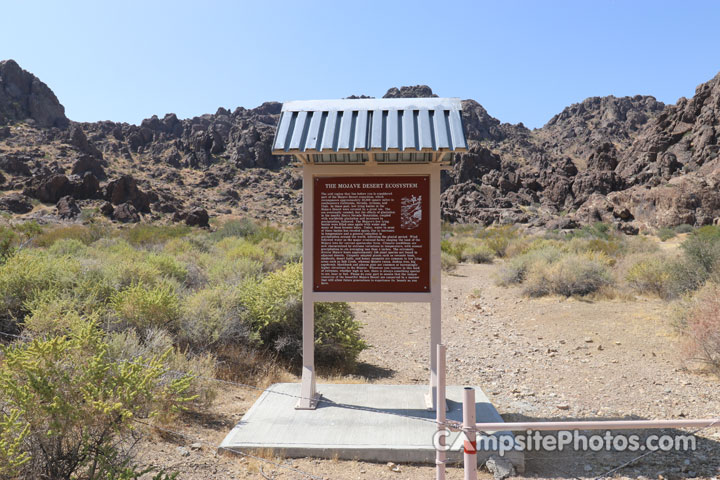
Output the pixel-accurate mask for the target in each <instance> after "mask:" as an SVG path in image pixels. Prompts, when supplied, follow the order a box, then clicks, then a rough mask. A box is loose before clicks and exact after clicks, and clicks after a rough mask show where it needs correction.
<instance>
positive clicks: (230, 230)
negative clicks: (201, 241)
mask: <svg viewBox="0 0 720 480" xmlns="http://www.w3.org/2000/svg"><path fill="white" fill-rule="evenodd" d="M258 230H259V227H258V225H257V224H256V223H255V222H254V221H252V220H251V219H249V218H241V219H239V220H228V221H226V222H225V223H223V224H222V225H220V226H219V227H218V229H217V230H215V231H214V232H213V233H212V237H213V238H214V239H215V240H222V239H223V238H227V237H252V236H254V235H255V234H256V233H257V232H258Z"/></svg>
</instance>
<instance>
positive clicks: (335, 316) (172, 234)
mask: <svg viewBox="0 0 720 480" xmlns="http://www.w3.org/2000/svg"><path fill="white" fill-rule="evenodd" d="M0 249H1V250H0V327H1V328H2V329H1V330H0V332H2V337H3V338H2V342H3V344H4V346H2V350H1V351H0V392H1V394H0V477H2V478H15V477H24V478H40V477H43V476H45V477H47V478H82V479H99V478H136V477H138V476H139V475H141V474H149V473H150V472H147V471H144V470H142V469H139V468H138V467H136V466H135V465H134V464H133V461H132V446H133V445H134V444H135V443H136V441H137V435H138V430H139V429H141V428H142V425H141V424H139V423H137V422H138V421H139V420H142V421H144V422H146V421H148V420H149V419H152V421H153V422H161V423H164V422H168V421H170V420H171V419H172V417H173V416H174V415H182V414H183V412H184V411H187V410H201V409H202V408H204V407H206V406H207V405H208V403H209V402H210V401H212V399H213V395H214V388H213V387H214V385H213V383H212V382H210V381H209V379H212V378H214V377H217V376H221V377H225V378H228V377H230V378H231V379H235V380H240V381H253V380H254V379H253V375H255V374H257V371H259V370H262V369H263V368H266V367H264V366H263V365H262V364H266V363H268V362H270V363H272V362H275V363H277V364H279V365H283V366H285V367H287V368H288V369H291V370H292V369H293V368H294V365H296V364H297V360H298V359H299V358H300V357H299V356H300V349H301V331H302V330H301V328H302V268H301V263H300V261H301V238H300V232H299V230H298V229H294V228H287V229H284V228H278V227H274V226H268V225H261V224H258V223H256V222H253V221H249V220H235V221H228V222H226V223H224V224H221V225H218V226H216V228H215V229H214V231H212V232H209V231H206V230H200V229H192V228H190V227H187V226H172V225H171V226H165V225H149V224H138V225H135V226H133V227H131V228H126V229H118V228H113V227H111V226H110V225H109V224H108V223H106V222H104V221H102V220H100V221H98V222H90V223H89V224H87V225H80V224H73V225H66V226H55V227H41V226H39V225H37V224H35V223H32V222H31V223H24V224H17V225H14V226H13V225H9V224H8V225H6V226H4V227H0ZM359 327H360V325H359V324H358V323H357V322H356V321H355V320H354V318H353V314H352V311H351V310H350V308H349V306H348V305H347V304H318V305H317V306H316V332H317V333H316V336H317V338H316V349H317V361H318V363H319V364H320V365H321V366H323V365H324V366H325V367H331V368H335V369H337V368H347V367H351V366H352V364H353V362H354V361H355V359H356V358H357V355H358V354H359V353H360V352H361V351H362V350H363V348H365V346H366V345H365V343H364V342H363V341H362V339H361V338H360V336H359V334H358V331H359ZM248 358H254V359H255V363H257V364H252V362H249V361H248ZM87 419H92V421H91V422H88V421H87ZM155 474H156V475H157V478H163V476H167V474H166V473H165V472H155Z"/></svg>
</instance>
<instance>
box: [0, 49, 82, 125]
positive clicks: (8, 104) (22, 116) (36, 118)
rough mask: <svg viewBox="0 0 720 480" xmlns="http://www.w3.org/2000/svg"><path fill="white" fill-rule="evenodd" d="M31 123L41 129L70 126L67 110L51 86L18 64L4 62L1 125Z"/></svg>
mask: <svg viewBox="0 0 720 480" xmlns="http://www.w3.org/2000/svg"><path fill="white" fill-rule="evenodd" d="M27 120H31V121H32V122H33V123H34V124H35V125H36V126H38V127H59V128H65V127H67V126H68V124H69V121H68V119H67V117H65V108H64V107H63V106H62V105H60V102H59V101H58V99H57V97H56V96H55V94H54V93H53V92H52V90H50V88H48V86H47V85H45V84H44V83H43V82H41V81H40V80H39V79H38V78H37V77H36V76H35V75H33V74H32V73H30V72H27V71H25V70H23V69H22V68H20V66H19V65H18V64H17V63H16V62H15V61H14V60H3V61H0V125H3V124H6V123H11V122H23V121H27Z"/></svg>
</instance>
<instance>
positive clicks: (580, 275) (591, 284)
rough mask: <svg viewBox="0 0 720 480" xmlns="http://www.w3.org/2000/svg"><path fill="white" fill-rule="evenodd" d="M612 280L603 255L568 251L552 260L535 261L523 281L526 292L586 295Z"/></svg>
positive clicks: (538, 294) (534, 293) (533, 294)
mask: <svg viewBox="0 0 720 480" xmlns="http://www.w3.org/2000/svg"><path fill="white" fill-rule="evenodd" d="M611 283H612V279H611V276H610V270H609V268H608V260H607V257H605V256H604V255H602V254H594V253H585V254H568V255H564V256H562V257H561V258H560V259H558V260H557V261H554V262H547V261H541V262H536V263H534V264H533V265H532V266H531V267H530V269H529V271H528V273H527V278H526V280H525V282H524V289H525V293H526V294H527V295H530V296H533V297H539V296H544V295H551V294H555V295H564V296H568V297H569V296H571V295H587V294H589V293H593V292H596V291H598V290H600V289H601V288H603V287H605V286H608V285H610V284H611Z"/></svg>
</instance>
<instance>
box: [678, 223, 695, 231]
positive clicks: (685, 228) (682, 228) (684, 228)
mask: <svg viewBox="0 0 720 480" xmlns="http://www.w3.org/2000/svg"><path fill="white" fill-rule="evenodd" d="M693 228H694V227H693V226H692V225H688V224H687V223H683V224H682V225H678V226H677V227H675V232H677V233H690V232H692V231H693Z"/></svg>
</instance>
